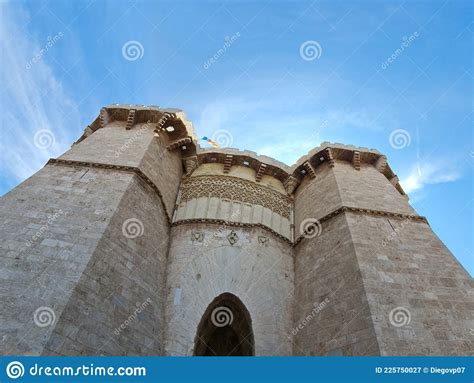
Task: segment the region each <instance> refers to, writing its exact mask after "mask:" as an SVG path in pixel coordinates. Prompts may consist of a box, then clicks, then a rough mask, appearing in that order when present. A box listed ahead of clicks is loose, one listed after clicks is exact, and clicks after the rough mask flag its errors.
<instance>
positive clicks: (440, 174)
mask: <svg viewBox="0 0 474 383" xmlns="http://www.w3.org/2000/svg"><path fill="white" fill-rule="evenodd" d="M461 177H462V170H461V169H460V168H458V167H456V166H455V165H454V164H446V163H443V164H442V163H434V162H433V163H428V162H426V163H422V164H420V163H418V164H416V165H415V166H413V168H412V169H411V170H410V172H409V173H408V175H407V176H406V177H405V178H403V179H402V180H401V181H400V183H401V185H402V187H403V190H405V192H406V193H412V192H415V191H419V190H421V189H423V188H424V187H425V186H427V185H434V184H440V183H446V182H453V181H456V180H458V179H459V178H461Z"/></svg>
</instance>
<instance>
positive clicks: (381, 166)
mask: <svg viewBox="0 0 474 383" xmlns="http://www.w3.org/2000/svg"><path fill="white" fill-rule="evenodd" d="M375 168H376V169H377V170H378V171H379V172H380V173H382V174H383V173H384V172H385V169H386V168H387V157H385V156H380V157H379V158H378V160H377V162H376V163H375Z"/></svg>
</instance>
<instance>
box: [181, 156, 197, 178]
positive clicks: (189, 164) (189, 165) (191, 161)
mask: <svg viewBox="0 0 474 383" xmlns="http://www.w3.org/2000/svg"><path fill="white" fill-rule="evenodd" d="M183 163H184V169H185V171H186V175H187V176H190V175H191V174H192V173H193V171H194V170H196V169H197V167H198V158H197V156H193V157H188V158H184V159H183Z"/></svg>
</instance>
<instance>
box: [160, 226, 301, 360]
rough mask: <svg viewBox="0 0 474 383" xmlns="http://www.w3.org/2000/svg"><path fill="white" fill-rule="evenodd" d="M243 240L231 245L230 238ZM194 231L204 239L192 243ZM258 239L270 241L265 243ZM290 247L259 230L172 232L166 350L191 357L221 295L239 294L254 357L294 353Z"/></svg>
mask: <svg viewBox="0 0 474 383" xmlns="http://www.w3.org/2000/svg"><path fill="white" fill-rule="evenodd" d="M232 230H235V232H236V234H237V235H238V237H239V239H238V241H237V242H236V243H235V244H234V245H231V244H230V243H229V241H228V239H227V235H229V233H230V232H231V231H232ZM193 232H198V233H201V234H203V235H204V237H203V238H202V242H201V241H200V240H193V236H192V234H193ZM259 237H265V238H267V239H268V242H266V243H265V244H262V243H261V242H260V241H259ZM293 283H294V281H293V256H292V249H291V246H290V245H289V244H288V243H287V242H285V241H283V240H281V239H278V238H276V237H274V236H272V235H271V234H269V233H268V232H267V231H266V230H264V229H260V228H252V229H248V228H235V227H231V226H219V225H212V224H205V223H202V224H195V225H187V224H184V225H178V226H175V227H173V228H172V234H171V247H170V253H169V265H168V282H167V286H168V298H167V302H166V324H167V328H166V335H165V344H166V346H165V348H166V349H165V352H166V354H167V355H193V352H194V341H195V337H196V332H197V328H198V325H199V323H200V320H201V318H202V316H203V314H204V312H205V311H206V308H207V307H208V305H209V304H210V303H211V302H212V301H213V299H214V298H215V297H217V296H219V295H220V294H222V293H225V292H228V293H232V294H234V295H235V296H237V297H238V298H239V299H240V300H241V301H242V302H243V304H244V305H245V307H246V308H247V310H248V311H249V313H250V317H251V320H252V328H253V332H254V337H255V354H256V355H291V354H292V342H291V338H290V331H291V326H292V305H293Z"/></svg>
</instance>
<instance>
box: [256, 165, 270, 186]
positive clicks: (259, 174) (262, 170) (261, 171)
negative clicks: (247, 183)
mask: <svg viewBox="0 0 474 383" xmlns="http://www.w3.org/2000/svg"><path fill="white" fill-rule="evenodd" d="M266 168H267V165H266V164H260V167H259V168H258V171H257V173H256V175H255V181H257V182H260V181H261V180H262V177H263V175H264V174H265V169H266Z"/></svg>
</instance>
